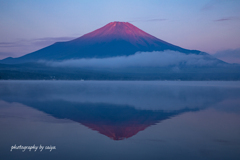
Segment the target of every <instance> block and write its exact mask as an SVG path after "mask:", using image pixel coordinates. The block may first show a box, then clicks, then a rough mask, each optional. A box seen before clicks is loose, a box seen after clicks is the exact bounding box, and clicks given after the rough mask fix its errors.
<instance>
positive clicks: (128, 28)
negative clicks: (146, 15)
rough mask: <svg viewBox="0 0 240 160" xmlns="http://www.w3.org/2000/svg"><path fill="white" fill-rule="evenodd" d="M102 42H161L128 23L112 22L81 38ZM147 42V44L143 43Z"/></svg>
mask: <svg viewBox="0 0 240 160" xmlns="http://www.w3.org/2000/svg"><path fill="white" fill-rule="evenodd" d="M80 38H81V39H92V38H94V39H95V40H100V41H111V40H126V41H129V42H131V43H132V44H142V45H144V44H145V43H146V42H147V43H153V41H156V40H159V39H157V38H156V37H154V36H152V35H150V34H148V33H146V32H144V31H143V30H141V29H139V28H137V27H136V26H134V25H132V24H131V23H128V22H110V23H108V24H106V25H105V26H103V27H101V28H99V29H97V30H95V31H93V32H90V33H88V34H85V35H83V36H82V37H80ZM143 39H144V40H145V42H144V41H143Z"/></svg>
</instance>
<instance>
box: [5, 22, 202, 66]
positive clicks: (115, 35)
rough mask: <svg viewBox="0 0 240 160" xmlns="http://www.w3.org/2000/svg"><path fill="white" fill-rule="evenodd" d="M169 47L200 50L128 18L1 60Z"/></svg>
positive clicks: (92, 55) (89, 55)
mask: <svg viewBox="0 0 240 160" xmlns="http://www.w3.org/2000/svg"><path fill="white" fill-rule="evenodd" d="M164 50H173V51H179V52H182V53H186V54H188V53H195V54H200V51H196V50H187V49H183V48H181V47H178V46H175V45H172V44H170V43H167V42H165V41H163V40H160V39H158V38H156V37H154V36H152V35H150V34H148V33H146V32H144V31H142V30H141V29H139V28H137V27H135V26H134V25H132V24H130V23H128V22H111V23H108V24H107V25H105V26H103V27H101V28H99V29H97V30H95V31H93V32H90V33H88V34H85V35H83V36H81V37H79V38H77V39H74V40H72V41H68V42H57V43H55V44H53V45H50V46H48V47H46V48H43V49H40V50H38V51H35V52H33V53H29V54H27V55H25V56H22V57H19V58H7V59H4V60H2V61H1V62H2V63H23V62H29V61H33V62H34V61H38V60H51V61H57V60H66V59H80V58H107V57H116V56H129V55H133V54H135V53H136V52H138V51H143V52H146V51H150V52H151V51H164Z"/></svg>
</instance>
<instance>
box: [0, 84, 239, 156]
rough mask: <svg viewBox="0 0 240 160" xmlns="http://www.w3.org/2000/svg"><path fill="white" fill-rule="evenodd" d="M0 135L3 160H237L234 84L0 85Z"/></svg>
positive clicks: (236, 103) (236, 99)
mask: <svg viewBox="0 0 240 160" xmlns="http://www.w3.org/2000/svg"><path fill="white" fill-rule="evenodd" d="M0 127H1V132H0V137H1V138H0V159H3V160H8V159H11V160H14V159H16V160H21V159H24V160H26V159H27V160H28V159H36V160H38V159H57V160H64V159H69V160H70V159H71V160H72V159H73V160H75V159H81V160H88V159H89V160H113V159H114V160H123V159H124V160H135V159H136V160H146V159H148V160H159V159H164V160H165V159H166V160H168V159H169V160H172V159H174V160H186V159H194V160H208V159H209V160H214V159H216V160H225V159H226V160H230V159H231V160H239V159H240V82H239V81H235V82H231V81H226V82H224V81H0ZM40 146H41V147H43V148H42V149H41V147H40ZM46 146H47V147H46ZM30 147H32V149H31V150H30ZM36 147H38V148H36ZM24 148H25V149H24Z"/></svg>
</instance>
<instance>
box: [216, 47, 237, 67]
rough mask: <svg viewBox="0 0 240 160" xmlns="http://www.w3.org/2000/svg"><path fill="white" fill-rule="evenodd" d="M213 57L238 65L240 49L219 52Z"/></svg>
mask: <svg viewBox="0 0 240 160" xmlns="http://www.w3.org/2000/svg"><path fill="white" fill-rule="evenodd" d="M213 56H214V57H216V58H218V59H221V60H223V61H225V62H228V63H238V64H240V48H237V49H229V50H224V51H219V52H217V53H215V54H213Z"/></svg>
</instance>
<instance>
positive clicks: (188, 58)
mask: <svg viewBox="0 0 240 160" xmlns="http://www.w3.org/2000/svg"><path fill="white" fill-rule="evenodd" d="M41 63H45V64H47V65H49V66H53V67H100V68H121V67H167V66H178V65H189V66H191V65H195V66H209V65H215V64H217V63H219V61H218V60H216V59H215V58H211V56H208V55H196V54H188V55H187V54H184V53H180V52H175V51H163V52H160V51H154V52H137V53H136V54H134V55H131V56H127V57H125V56H123V57H113V58H104V59H96V58H93V59H72V60H65V61H61V62H56V61H55V62H54V61H51V62H50V61H48V62H46V61H41Z"/></svg>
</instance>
